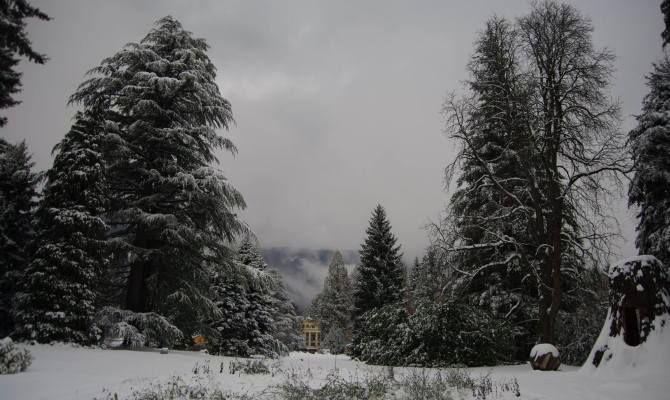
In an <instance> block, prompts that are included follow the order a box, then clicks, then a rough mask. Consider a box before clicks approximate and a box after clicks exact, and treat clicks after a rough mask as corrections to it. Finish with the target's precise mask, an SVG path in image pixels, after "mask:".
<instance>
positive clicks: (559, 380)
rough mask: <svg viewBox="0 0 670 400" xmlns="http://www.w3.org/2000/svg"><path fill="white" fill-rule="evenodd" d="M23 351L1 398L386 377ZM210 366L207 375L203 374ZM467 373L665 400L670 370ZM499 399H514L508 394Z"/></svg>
mask: <svg viewBox="0 0 670 400" xmlns="http://www.w3.org/2000/svg"><path fill="white" fill-rule="evenodd" d="M27 347H28V348H29V349H30V351H31V352H32V354H33V356H34V361H33V364H32V366H31V367H30V368H29V369H28V370H27V371H26V372H23V373H19V374H14V375H0V400H24V399H25V400H30V399H36V400H37V399H49V400H60V399H67V400H73V399H87V400H90V399H93V398H96V397H97V398H106V396H107V395H108V394H109V393H118V394H119V398H123V397H124V396H125V395H128V394H129V393H131V392H132V391H133V390H138V389H141V388H144V387H147V386H149V385H151V384H157V383H162V382H168V381H171V380H172V381H173V380H174V378H172V377H174V376H179V377H181V379H183V380H184V381H185V382H196V383H197V384H200V385H215V386H218V387H219V388H221V389H222V390H223V391H224V392H227V391H230V392H234V393H238V394H246V395H248V396H249V397H248V398H257V397H263V398H271V397H272V393H273V390H274V389H273V387H276V385H279V384H281V383H283V382H286V381H287V379H288V378H287V377H288V376H291V375H293V376H296V375H297V376H299V377H300V379H302V380H304V381H305V382H307V383H308V384H309V385H310V386H312V387H314V388H317V387H320V386H322V385H323V384H324V382H325V381H326V379H327V377H328V375H329V374H332V373H333V371H335V370H337V373H338V374H339V375H340V376H341V377H343V378H344V379H345V380H348V381H351V380H362V379H365V377H369V376H382V375H385V374H387V369H386V368H385V367H374V366H368V365H365V364H363V363H359V362H356V361H352V360H351V359H349V358H348V357H346V356H332V355H321V354H306V353H291V355H290V356H288V357H283V358H281V359H280V360H268V361H266V364H267V365H268V366H270V370H271V371H272V373H270V374H251V375H247V374H244V373H240V372H236V373H234V374H231V373H230V369H229V365H230V363H231V361H233V362H234V361H235V359H234V358H230V357H217V356H210V355H206V354H201V353H197V352H184V351H173V352H170V353H169V354H159V353H158V352H157V351H129V350H101V349H85V348H75V347H70V346H67V345H53V346H50V345H36V346H27ZM207 366H208V367H209V372H207V371H206V370H207ZM194 370H197V373H194ZM467 371H468V372H469V373H470V375H471V376H472V377H473V378H476V377H479V376H482V375H487V374H490V377H491V378H492V381H493V382H510V381H511V380H512V379H513V378H516V379H517V380H518V383H519V389H520V393H521V396H520V398H521V399H571V400H572V399H607V400H618V399H621V400H623V399H631V398H634V399H639V400H642V399H645V400H650V399H659V400H661V399H663V400H667V399H668V398H670V397H669V396H670V395H669V393H670V379H669V378H670V373H669V372H668V370H667V369H666V370H661V371H646V370H640V369H638V370H634V371H632V372H628V373H623V372H620V373H613V372H611V371H607V372H604V371H588V372H587V371H582V370H579V369H578V368H575V367H562V369H561V370H560V371H557V372H539V371H532V370H531V368H530V367H529V366H528V365H516V366H500V367H493V368H469V369H467ZM427 372H428V373H434V372H435V371H434V370H429V371H427ZM417 373H418V374H421V373H424V371H423V370H421V369H419V368H395V369H394V378H395V379H396V380H402V378H403V377H406V376H408V375H411V374H417ZM331 376H332V375H331ZM103 390H104V391H103ZM455 397H461V398H465V399H467V398H470V397H472V393H471V392H468V391H467V390H461V391H460V392H456V396H455ZM398 398H402V396H401V395H400V396H399V397H398ZM488 398H491V397H488ZM499 398H506V399H512V398H517V397H515V395H514V394H513V393H511V392H505V393H503V394H502V395H501V396H500V397H499Z"/></svg>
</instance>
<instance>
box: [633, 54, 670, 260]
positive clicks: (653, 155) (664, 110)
mask: <svg viewBox="0 0 670 400" xmlns="http://www.w3.org/2000/svg"><path fill="white" fill-rule="evenodd" d="M647 86H648V87H649V94H647V95H646V96H645V98H644V100H643V102H642V113H641V114H640V115H638V116H637V126H636V127H635V128H634V129H633V130H632V131H631V132H630V134H629V140H630V141H629V143H630V144H631V146H632V155H633V163H634V171H635V172H634V175H633V179H632V181H631V184H630V189H629V192H628V196H629V204H630V205H631V206H637V207H639V212H638V215H637V216H638V218H639V223H638V226H637V239H636V241H635V244H636V246H637V248H638V249H639V251H640V254H651V255H654V256H655V257H656V258H658V259H659V260H660V261H661V262H662V263H663V264H664V265H666V266H667V265H670V222H669V221H670V159H669V158H668V154H669V152H670V59H669V58H668V57H667V56H666V57H665V58H663V60H661V61H660V62H658V63H656V64H654V70H653V71H652V73H651V74H649V76H648V77H647Z"/></svg>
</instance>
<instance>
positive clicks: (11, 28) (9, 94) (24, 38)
mask: <svg viewBox="0 0 670 400" xmlns="http://www.w3.org/2000/svg"><path fill="white" fill-rule="evenodd" d="M26 18H38V19H41V20H48V19H49V16H47V15H46V14H45V13H43V12H42V11H40V10H39V9H38V8H36V7H33V6H31V5H30V4H29V3H28V2H27V1H26V0H0V109H2V108H7V107H11V106H14V105H16V104H18V103H19V101H17V100H15V99H14V97H13V95H14V94H16V93H17V92H18V91H19V89H20V88H21V73H20V72H17V71H16V70H15V68H16V66H17V65H18V63H19V59H18V58H17V57H16V56H17V55H19V56H22V57H25V58H27V59H28V60H29V61H32V62H35V63H38V64H44V63H45V62H46V61H47V58H46V56H45V55H44V54H40V53H37V52H36V51H35V50H33V48H32V44H31V43H30V40H29V39H28V35H27V34H26V30H25V29H26V21H24V20H25V19H26ZM6 123H7V118H5V117H0V127H2V126H3V125H5V124H6Z"/></svg>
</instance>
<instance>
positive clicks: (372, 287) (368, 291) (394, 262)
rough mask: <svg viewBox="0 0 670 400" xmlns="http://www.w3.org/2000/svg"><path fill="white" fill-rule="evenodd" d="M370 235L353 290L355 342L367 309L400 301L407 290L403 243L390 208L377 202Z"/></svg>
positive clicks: (361, 255)
mask: <svg viewBox="0 0 670 400" xmlns="http://www.w3.org/2000/svg"><path fill="white" fill-rule="evenodd" d="M366 234H367V237H366V238H365V242H364V243H363V245H362V246H361V251H360V263H359V265H358V272H357V273H358V280H357V282H356V283H355V285H354V291H353V299H354V312H353V315H354V324H355V326H354V342H356V341H357V338H358V337H360V336H361V334H362V333H363V332H358V327H359V326H360V324H359V320H360V319H361V317H362V316H363V315H364V314H365V313H366V312H368V311H370V310H374V309H376V308H380V307H382V306H385V305H389V304H397V303H400V301H401V300H402V299H403V293H404V283H405V268H404V266H403V263H402V260H401V258H402V253H401V252H400V245H398V244H397V239H396V237H395V235H393V233H392V232H391V224H390V222H389V221H388V219H387V217H386V210H384V208H383V207H382V206H381V205H377V207H376V208H375V209H374V211H373V212H372V217H371V218H370V225H369V226H368V228H367V230H366Z"/></svg>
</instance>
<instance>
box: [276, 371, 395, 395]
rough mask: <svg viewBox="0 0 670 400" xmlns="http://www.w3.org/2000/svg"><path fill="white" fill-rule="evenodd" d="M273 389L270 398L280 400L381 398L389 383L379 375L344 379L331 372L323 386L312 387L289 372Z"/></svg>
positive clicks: (387, 390)
mask: <svg viewBox="0 0 670 400" xmlns="http://www.w3.org/2000/svg"><path fill="white" fill-rule="evenodd" d="M275 389H276V393H274V394H275V396H273V397H272V398H273V399H274V398H278V399H282V400H364V399H365V400H367V399H372V400H375V399H380V400H381V399H384V398H386V397H385V396H386V394H387V393H389V392H390V390H391V383H390V382H389V381H387V380H386V379H384V378H383V377H381V376H368V377H366V378H365V379H363V380H361V381H358V380H346V379H344V378H342V377H341V376H339V375H338V374H337V373H335V372H333V373H330V374H328V376H327V377H326V383H325V384H324V385H323V386H321V387H319V388H316V389H313V388H312V387H310V385H309V384H308V383H307V381H306V380H305V379H304V378H302V377H300V376H298V375H296V374H291V375H289V376H288V377H287V379H286V381H284V382H283V383H282V384H280V385H278V386H277V387H275Z"/></svg>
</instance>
